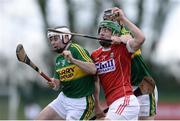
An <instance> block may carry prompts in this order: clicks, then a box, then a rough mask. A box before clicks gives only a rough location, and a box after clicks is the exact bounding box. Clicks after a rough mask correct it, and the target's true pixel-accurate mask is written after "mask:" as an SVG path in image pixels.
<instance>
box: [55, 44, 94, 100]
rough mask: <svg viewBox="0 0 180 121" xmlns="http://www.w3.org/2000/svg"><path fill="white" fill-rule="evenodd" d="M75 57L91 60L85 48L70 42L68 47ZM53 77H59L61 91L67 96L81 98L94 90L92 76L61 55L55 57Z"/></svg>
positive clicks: (85, 60)
mask: <svg viewBox="0 0 180 121" xmlns="http://www.w3.org/2000/svg"><path fill="white" fill-rule="evenodd" d="M67 50H69V51H71V53H72V56H73V57H74V58H75V59H78V60H81V61H84V62H92V60H91V58H90V55H89V53H88V52H87V50H85V49H84V48H82V47H81V46H79V45H78V44H75V43H71V44H70V45H69V47H68V49H67ZM54 78H56V79H59V80H60V82H61V85H62V91H63V93H64V94H65V95H66V96H67V97H71V98H81V97H84V96H88V95H91V94H92V93H93V92H94V88H95V85H94V76H92V75H88V74H87V73H86V72H84V71H83V70H82V69H80V68H79V67H78V66H77V65H75V64H73V63H69V62H68V61H67V60H66V59H65V58H64V56H63V55H59V56H57V58H56V66H55V74H54Z"/></svg>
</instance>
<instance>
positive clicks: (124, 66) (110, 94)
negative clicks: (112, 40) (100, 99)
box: [91, 44, 133, 105]
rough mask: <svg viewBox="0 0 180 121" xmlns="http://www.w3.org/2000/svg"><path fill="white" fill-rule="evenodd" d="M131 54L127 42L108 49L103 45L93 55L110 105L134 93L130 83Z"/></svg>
mask: <svg viewBox="0 0 180 121" xmlns="http://www.w3.org/2000/svg"><path fill="white" fill-rule="evenodd" d="M131 55H132V54H131V53H129V52H128V50H127V48H126V45H125V44H120V45H111V47H110V48H109V49H107V50H104V49H103V48H102V47H101V48H98V49H97V50H95V51H94V52H93V53H92V55H91V57H92V59H93V61H94V63H95V65H96V68H97V73H98V76H99V79H100V83H101V85H102V87H103V89H104V93H105V97H106V101H107V104H108V105H110V104H111V103H112V102H114V101H115V100H117V99H119V98H121V97H123V96H126V95H131V94H133V92H132V87H131V83H130V76H131Z"/></svg>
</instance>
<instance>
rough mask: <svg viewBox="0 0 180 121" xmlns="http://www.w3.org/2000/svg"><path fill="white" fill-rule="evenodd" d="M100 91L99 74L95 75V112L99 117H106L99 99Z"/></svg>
mask: <svg viewBox="0 0 180 121" xmlns="http://www.w3.org/2000/svg"><path fill="white" fill-rule="evenodd" d="M99 93H100V82H99V78H98V76H96V77H95V91H94V94H93V95H94V100H95V107H94V109H95V114H96V117H97V118H98V119H100V118H102V117H105V113H104V112H103V109H102V107H101V105H100V100H99Z"/></svg>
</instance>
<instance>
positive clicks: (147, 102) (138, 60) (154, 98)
mask: <svg viewBox="0 0 180 121" xmlns="http://www.w3.org/2000/svg"><path fill="white" fill-rule="evenodd" d="M143 81H147V82H148V83H151V84H153V86H152V87H155V88H153V90H152V91H151V92H148V88H147V87H146V88H145V90H147V91H146V92H148V93H145V94H143V92H142V91H141V90H140V88H139V87H140V85H141V83H142V82H143ZM131 83H132V85H133V87H134V89H135V90H134V94H135V95H136V96H137V98H138V101H139V104H140V112H139V120H154V118H155V115H156V110H157V102H158V92H157V88H156V86H155V82H154V79H153V78H152V76H151V73H150V70H149V68H148V66H147V65H146V64H145V62H144V59H143V57H142V55H141V50H140V49H139V50H137V51H136V52H135V53H134V54H133V55H132V68H131ZM143 86H144V85H143ZM144 87H145V86H144Z"/></svg>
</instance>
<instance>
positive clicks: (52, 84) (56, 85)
mask: <svg viewBox="0 0 180 121" xmlns="http://www.w3.org/2000/svg"><path fill="white" fill-rule="evenodd" d="M51 80H52V81H51V82H47V84H48V87H49V88H52V89H53V90H58V89H59V84H60V81H59V80H58V79H54V78H51Z"/></svg>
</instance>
